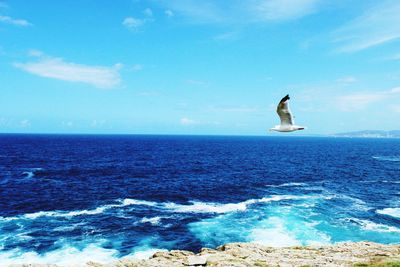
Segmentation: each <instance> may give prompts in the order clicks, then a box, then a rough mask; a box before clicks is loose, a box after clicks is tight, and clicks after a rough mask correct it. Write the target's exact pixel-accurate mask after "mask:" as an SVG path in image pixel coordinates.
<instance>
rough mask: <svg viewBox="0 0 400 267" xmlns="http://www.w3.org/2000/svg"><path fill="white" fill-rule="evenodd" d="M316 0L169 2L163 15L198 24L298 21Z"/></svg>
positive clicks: (185, 0)
mask: <svg viewBox="0 0 400 267" xmlns="http://www.w3.org/2000/svg"><path fill="white" fill-rule="evenodd" d="M320 2H321V1H320V0H249V1H241V0H232V1H229V2H224V1H212V0H202V1H195V0H170V1H162V2H161V3H163V5H164V6H165V7H167V8H168V9H167V10H168V11H171V12H168V14H167V13H166V14H167V15H172V14H174V13H177V14H180V15H182V16H184V17H186V18H189V19H190V20H192V21H194V22H200V23H239V24H246V23H254V22H269V21H286V20H292V19H298V18H301V17H304V16H306V15H309V14H311V13H314V12H316V11H317V9H318V4H319V3H320Z"/></svg>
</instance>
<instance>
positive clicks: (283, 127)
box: [269, 125, 305, 132]
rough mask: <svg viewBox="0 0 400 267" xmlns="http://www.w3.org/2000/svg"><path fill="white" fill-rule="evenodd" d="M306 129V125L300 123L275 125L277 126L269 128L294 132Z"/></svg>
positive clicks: (276, 130)
mask: <svg viewBox="0 0 400 267" xmlns="http://www.w3.org/2000/svg"><path fill="white" fill-rule="evenodd" d="M304 129H305V127H304V126H299V125H275V127H273V128H271V129H269V130H270V131H275V132H294V131H299V130H304Z"/></svg>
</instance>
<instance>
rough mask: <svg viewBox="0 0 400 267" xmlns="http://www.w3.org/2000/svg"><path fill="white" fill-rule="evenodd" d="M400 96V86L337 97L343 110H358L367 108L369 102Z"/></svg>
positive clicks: (339, 106)
mask: <svg viewBox="0 0 400 267" xmlns="http://www.w3.org/2000/svg"><path fill="white" fill-rule="evenodd" d="M394 96H400V87H395V88H392V89H390V90H386V91H378V92H366V93H356V94H349V95H345V96H340V97H338V98H337V99H336V101H337V106H338V108H339V109H340V110H342V111H356V110H362V109H364V108H366V107H367V106H368V105H369V104H372V103H376V102H379V101H382V100H386V99H388V98H391V97H394Z"/></svg>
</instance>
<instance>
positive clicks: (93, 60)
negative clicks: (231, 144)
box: [0, 0, 400, 135]
mask: <svg viewBox="0 0 400 267" xmlns="http://www.w3.org/2000/svg"><path fill="white" fill-rule="evenodd" d="M398 14H400V1H395V0H394V1H368V0H355V1H344V0H343V1H329V0H327V1H322V0H249V1H239V0H231V1H211V0H198V1H194V0H170V1H157V0H154V1H140V0H121V1H95V0H82V1H50V0H48V1H45V0H38V1H22V0H21V1H19V0H13V1H0V132H21V133H29V132H32V133H132V134H149V133H152V134H238V135H241V134H249V135H264V134H269V133H268V132H267V129H268V128H270V127H273V126H274V125H276V124H278V123H279V118H278V117H277V115H276V113H275V108H276V105H277V103H278V101H279V100H280V99H281V98H282V97H283V96H284V95H285V94H287V93H289V94H290V96H291V103H290V105H291V109H292V111H293V112H294V114H295V117H296V118H295V120H296V123H297V124H300V125H306V126H307V127H308V129H307V133H309V134H326V133H336V132H344V131H353V130H364V129H383V130H393V129H400V120H399V118H400V40H399V39H400V16H399V15H398Z"/></svg>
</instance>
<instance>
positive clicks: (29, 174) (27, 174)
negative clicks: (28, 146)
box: [22, 171, 35, 179]
mask: <svg viewBox="0 0 400 267" xmlns="http://www.w3.org/2000/svg"><path fill="white" fill-rule="evenodd" d="M22 174H23V175H25V178H28V179H29V178H32V177H33V176H35V174H34V173H33V172H31V171H26V172H23V173H22Z"/></svg>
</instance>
